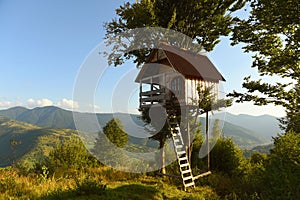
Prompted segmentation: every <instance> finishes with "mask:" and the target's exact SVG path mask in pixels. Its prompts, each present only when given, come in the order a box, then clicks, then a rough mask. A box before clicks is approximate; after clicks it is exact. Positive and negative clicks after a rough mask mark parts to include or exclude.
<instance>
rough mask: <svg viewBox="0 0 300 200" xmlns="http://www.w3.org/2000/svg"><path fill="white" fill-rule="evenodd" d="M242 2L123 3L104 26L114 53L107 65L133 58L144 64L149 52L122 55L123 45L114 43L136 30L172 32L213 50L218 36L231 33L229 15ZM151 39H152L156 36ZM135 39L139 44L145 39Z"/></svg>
mask: <svg viewBox="0 0 300 200" xmlns="http://www.w3.org/2000/svg"><path fill="white" fill-rule="evenodd" d="M245 2H246V1H245V0H210V1H202V0H181V1H177V0H155V1H149V0H141V1H138V2H135V3H125V4H124V5H123V6H120V7H119V8H118V9H116V14H117V18H116V19H113V20H111V21H110V22H108V23H106V24H105V29H106V35H105V39H106V42H107V44H110V45H114V47H115V48H114V49H115V50H116V51H114V52H112V53H111V54H110V55H109V64H114V65H115V66H118V65H121V64H122V63H123V62H124V61H125V60H128V59H132V58H133V59H134V62H135V63H137V65H138V66H139V65H141V64H142V63H143V62H145V59H146V56H147V55H148V53H149V49H146V50H140V51H130V52H124V51H123V50H124V49H122V47H123V45H122V44H120V43H118V42H119V41H117V40H116V37H117V35H118V34H119V33H124V32H126V31H128V30H129V29H135V28H144V27H162V28H167V29H172V30H174V31H178V32H180V33H183V34H185V35H187V36H188V37H190V38H192V40H193V41H194V42H195V43H197V44H199V45H200V46H202V47H203V49H204V50H206V51H212V50H213V48H214V47H215V46H216V45H217V44H218V43H219V42H220V40H219V38H220V36H227V35H229V34H230V32H231V28H230V27H231V26H232V25H233V23H234V18H233V17H232V16H231V14H232V12H235V11H237V10H239V9H241V8H242V7H243V6H244V4H245ZM153 37H154V39H155V36H153ZM138 39H139V40H140V42H141V41H143V40H144V39H141V38H138ZM136 41H138V40H137V39H136V38H134V39H133V41H132V43H133V44H135V42H136ZM154 41H155V40H154ZM169 42H170V41H169ZM129 46H132V44H130V45H129ZM148 48H149V47H148Z"/></svg>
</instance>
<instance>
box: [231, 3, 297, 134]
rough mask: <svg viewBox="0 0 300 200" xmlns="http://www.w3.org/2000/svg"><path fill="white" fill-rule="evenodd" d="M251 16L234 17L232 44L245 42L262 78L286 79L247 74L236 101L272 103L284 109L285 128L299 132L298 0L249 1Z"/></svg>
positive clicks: (259, 103) (253, 64)
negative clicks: (244, 17) (252, 77)
mask: <svg viewBox="0 0 300 200" xmlns="http://www.w3.org/2000/svg"><path fill="white" fill-rule="evenodd" d="M249 2H250V6H251V12H250V17H249V18H248V19H245V20H237V23H236V25H235V27H234V29H233V36H232V38H231V39H232V41H233V43H232V44H238V43H241V42H242V43H244V44H245V46H244V47H243V48H244V50H245V52H252V53H254V54H255V55H254V56H253V63H252V67H253V68H257V70H258V73H259V75H260V76H261V77H266V76H278V77H280V78H283V79H286V80H287V82H288V83H287V84H283V83H280V82H277V83H274V84H270V83H267V82H264V81H263V80H262V79H260V80H251V77H246V78H245V79H244V80H245V82H244V83H243V87H244V88H245V89H247V92H246V93H239V92H236V91H234V92H233V93H232V94H230V96H233V97H236V98H237V102H244V101H253V102H254V103H255V104H256V105H266V104H269V103H274V104H275V105H281V106H283V107H284V108H285V109H286V112H287V119H286V120H285V119H283V120H281V122H283V125H287V126H286V127H285V128H287V129H292V128H293V129H294V130H295V131H297V132H300V120H299V118H300V114H299V110H300V91H299V87H300V48H299V44H300V27H299V23H300V16H299V1H298V0H288V1H281V0H273V1H270V0H249Z"/></svg>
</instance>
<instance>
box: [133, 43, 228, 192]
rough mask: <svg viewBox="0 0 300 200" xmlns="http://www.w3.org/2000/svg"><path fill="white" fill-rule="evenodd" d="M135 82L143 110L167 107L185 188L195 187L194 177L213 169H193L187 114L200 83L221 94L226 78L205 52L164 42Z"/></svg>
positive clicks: (150, 57)
mask: <svg viewBox="0 0 300 200" xmlns="http://www.w3.org/2000/svg"><path fill="white" fill-rule="evenodd" d="M135 81H136V82H137V83H139V84H140V93H139V95H140V99H139V101H140V104H139V109H140V111H144V110H146V109H151V108H153V107H155V106H162V107H163V108H164V109H165V110H166V115H167V122H168V124H169V128H170V131H171V134H172V139H173V144H174V149H175V152H176V156H177V159H178V163H179V168H180V172H181V178H182V181H183V186H184V189H186V188H187V187H190V186H193V187H194V186H195V183H194V180H195V179H197V178H200V177H203V176H204V175H206V174H209V173H210V172H207V173H204V174H200V175H198V176H193V174H192V172H191V167H190V163H189V160H188V157H189V156H188V155H187V152H186V147H187V144H190V141H188V139H185V138H189V136H187V134H189V132H188V131H187V129H188V128H186V127H187V125H186V123H188V119H187V116H188V113H190V112H193V110H195V109H197V108H198V105H197V103H196V104H195V102H197V101H196V100H197V99H198V91H197V87H198V86H199V85H201V86H202V87H210V88H212V89H213V92H214V93H215V94H218V90H219V89H218V88H219V82H220V81H225V79H224V78H223V76H222V75H221V74H220V72H219V71H218V70H217V69H216V67H215V66H214V65H213V64H212V62H211V61H210V60H209V59H208V57H207V56H206V55H204V54H200V53H194V52H191V51H189V50H185V49H179V48H177V47H172V46H170V45H167V44H164V43H162V44H161V46H160V48H159V49H153V50H152V51H151V52H150V54H149V56H148V58H147V60H146V62H145V64H144V65H143V67H142V69H141V70H140V73H139V74H138V76H137V77H136V80H135ZM185 116H186V120H184V119H183V118H185ZM183 127H185V128H183Z"/></svg>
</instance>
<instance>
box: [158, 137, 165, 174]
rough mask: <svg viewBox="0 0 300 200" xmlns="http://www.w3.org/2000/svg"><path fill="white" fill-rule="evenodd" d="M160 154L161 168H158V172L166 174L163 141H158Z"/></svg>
mask: <svg viewBox="0 0 300 200" xmlns="http://www.w3.org/2000/svg"><path fill="white" fill-rule="evenodd" d="M159 147H160V156H161V160H160V166H161V169H160V172H161V173H162V174H166V168H165V159H166V158H165V141H161V142H160V145H159Z"/></svg>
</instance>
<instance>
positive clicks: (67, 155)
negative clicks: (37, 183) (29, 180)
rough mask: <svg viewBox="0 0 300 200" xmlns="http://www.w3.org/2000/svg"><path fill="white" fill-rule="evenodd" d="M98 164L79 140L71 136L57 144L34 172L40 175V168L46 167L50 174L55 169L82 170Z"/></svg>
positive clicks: (41, 170) (37, 165)
mask: <svg viewBox="0 0 300 200" xmlns="http://www.w3.org/2000/svg"><path fill="white" fill-rule="evenodd" d="M98 164H99V163H98V161H97V160H96V158H94V157H93V156H92V155H91V154H90V153H89V152H88V151H87V149H86V148H85V146H84V144H83V143H82V141H81V140H80V138H79V137H77V136H73V137H71V138H70V139H65V140H63V141H62V142H61V143H60V144H58V145H57V146H56V147H55V148H54V149H53V150H52V151H51V152H50V153H49V156H48V157H47V158H46V159H45V160H44V161H42V163H37V164H36V170H37V171H39V172H40V173H42V172H43V169H42V168H43V167H46V168H47V169H48V170H49V172H50V174H52V173H53V172H54V171H55V170H56V169H62V170H63V171H66V170H67V169H83V168H85V167H94V166H97V165H98Z"/></svg>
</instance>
